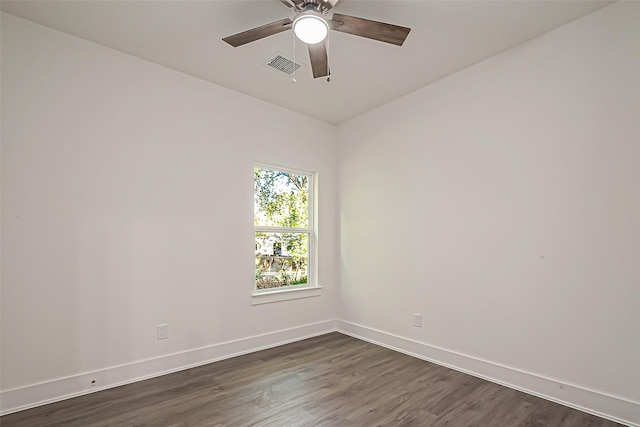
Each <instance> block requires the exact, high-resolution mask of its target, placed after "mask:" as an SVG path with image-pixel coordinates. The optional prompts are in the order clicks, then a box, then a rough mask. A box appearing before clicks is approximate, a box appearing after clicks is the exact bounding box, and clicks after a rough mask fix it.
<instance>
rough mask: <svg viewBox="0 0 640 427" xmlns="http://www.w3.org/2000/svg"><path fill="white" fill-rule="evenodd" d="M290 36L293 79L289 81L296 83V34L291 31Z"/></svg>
mask: <svg viewBox="0 0 640 427" xmlns="http://www.w3.org/2000/svg"><path fill="white" fill-rule="evenodd" d="M291 34H293V78H292V79H291V83H297V80H296V72H297V71H298V68H297V67H296V33H294V32H293V31H291Z"/></svg>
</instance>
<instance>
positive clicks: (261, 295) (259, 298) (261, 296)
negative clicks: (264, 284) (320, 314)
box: [251, 286, 322, 305]
mask: <svg viewBox="0 0 640 427" xmlns="http://www.w3.org/2000/svg"><path fill="white" fill-rule="evenodd" d="M321 294H322V286H313V287H311V286H306V287H295V288H287V289H278V290H275V291H255V292H254V293H253V294H251V305H258V304H269V303H272V302H279V301H289V300H293V299H300V298H309V297H317V296H320V295H321Z"/></svg>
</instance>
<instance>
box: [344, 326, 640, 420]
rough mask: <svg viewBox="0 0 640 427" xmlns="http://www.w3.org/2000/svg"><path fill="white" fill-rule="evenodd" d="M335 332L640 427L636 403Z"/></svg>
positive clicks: (423, 348) (384, 338)
mask: <svg viewBox="0 0 640 427" xmlns="http://www.w3.org/2000/svg"><path fill="white" fill-rule="evenodd" d="M337 323H338V332H341V333H343V334H345V335H349V336H352V337H354V338H358V339H361V340H364V341H368V342H371V343H373V344H376V345H380V346H382V347H386V348H389V349H391V350H395V351H399V352H401V353H404V354H408V355H410V356H413V357H417V358H419V359H422V360H426V361H428V362H432V363H435V364H438V365H442V366H445V367H447V368H451V369H454V370H456V371H460V372H463V373H465V374H469V375H473V376H474V377H478V378H482V379H485V380H488V381H491V382H494V383H496V384H500V385H503V386H506V387H509V388H512V389H515V390H519V391H522V392H524V393H528V394H531V395H534V396H537V397H540V398H543V399H546V400H550V401H552V402H556V403H559V404H561V405H564V406H568V407H570V408H574V409H577V410H580V411H583V412H587V413H590V414H593V415H596V416H598V417H601V418H606V419H609V420H611V421H615V422H617V423H620V424H625V425H628V426H633V427H640V403H639V402H633V401H631V400H628V399H625V398H622V397H618V396H612V395H610V394H607V393H603V392H600V391H596V390H590V389H588V388H585V387H581V386H578V385H575V384H568V383H562V382H561V381H557V380H554V379H551V378H546V377H543V376H540V375H537V374H533V373H530V372H526V371H522V370H519V369H516V368H512V367H509V366H504V365H500V364H497V363H494V362H490V361H487V360H482V359H479V358H477V357H473V356H470V355H466V354H461V353H458V352H455V351H451V350H447V349H444V348H440V347H436V346H432V345H429V344H425V343H422V342H419V341H416V340H413V339H410V338H405V337H402V336H398V335H394V334H391V333H388V332H384V331H380V330H377V329H373V328H369V327H367V326H363V325H358V324H356V323H352V322H348V321H345V320H338V321H337Z"/></svg>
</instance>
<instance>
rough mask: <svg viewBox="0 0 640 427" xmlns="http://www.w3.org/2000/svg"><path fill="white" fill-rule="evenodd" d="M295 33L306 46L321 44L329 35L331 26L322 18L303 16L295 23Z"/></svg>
mask: <svg viewBox="0 0 640 427" xmlns="http://www.w3.org/2000/svg"><path fill="white" fill-rule="evenodd" d="M293 32H294V33H295V34H296V37H298V38H299V39H300V41H302V42H303V43H306V44H316V43H320V42H321V41H323V40H324V39H326V38H327V34H329V25H327V22H326V21H325V20H324V19H322V18H321V17H320V16H316V15H302V16H299V17H298V18H296V20H295V21H293Z"/></svg>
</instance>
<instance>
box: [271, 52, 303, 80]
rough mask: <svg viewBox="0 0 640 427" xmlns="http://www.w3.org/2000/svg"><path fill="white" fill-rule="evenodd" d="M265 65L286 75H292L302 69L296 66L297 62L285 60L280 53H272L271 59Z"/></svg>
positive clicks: (298, 65) (299, 65) (300, 65)
mask: <svg viewBox="0 0 640 427" xmlns="http://www.w3.org/2000/svg"><path fill="white" fill-rule="evenodd" d="M265 65H266V66H267V67H271V68H273V69H275V70H278V71H282V72H283V73H287V74H288V75H292V74H293V73H295V72H296V71H298V69H300V67H302V64H298V63H297V62H293V61H292V60H290V59H287V58H285V57H284V56H282V54H281V53H280V52H276V53H274V54H273V55H272V56H271V58H269V59H268V60H267V62H266V63H265Z"/></svg>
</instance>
